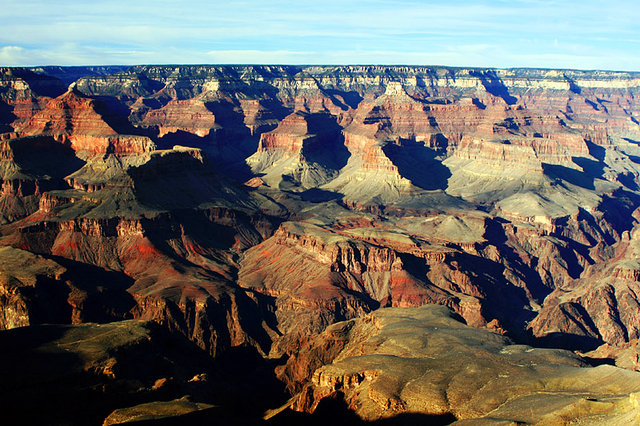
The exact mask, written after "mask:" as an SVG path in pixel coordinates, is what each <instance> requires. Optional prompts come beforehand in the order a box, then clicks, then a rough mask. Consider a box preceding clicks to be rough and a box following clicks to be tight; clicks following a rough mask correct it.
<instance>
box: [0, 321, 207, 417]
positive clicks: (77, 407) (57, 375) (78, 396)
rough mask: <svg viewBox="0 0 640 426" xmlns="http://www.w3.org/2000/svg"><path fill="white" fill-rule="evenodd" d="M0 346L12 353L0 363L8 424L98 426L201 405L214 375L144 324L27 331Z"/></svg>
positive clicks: (2, 337)
mask: <svg viewBox="0 0 640 426" xmlns="http://www.w3.org/2000/svg"><path fill="white" fill-rule="evenodd" d="M0 341H2V346H3V347H5V348H12V350H11V351H4V352H3V353H2V355H0V359H1V361H2V363H1V364H2V366H1V367H0V369H1V372H2V377H3V381H4V384H5V386H4V387H3V389H2V391H0V392H1V395H2V399H3V401H5V402H6V403H7V406H6V407H5V410H4V414H3V418H4V419H6V420H8V421H11V422H15V423H27V424H34V423H43V422H44V423H46V422H57V421H64V422H66V423H69V424H78V425H80V424H100V422H102V420H103V419H104V418H105V417H107V415H109V413H111V412H112V411H114V410H115V409H117V408H125V407H129V406H131V405H135V404H143V403H150V402H151V401H163V400H166V399H169V400H170V399H173V398H178V397H180V396H182V395H184V393H187V392H188V393H194V394H197V395H198V396H197V397H198V398H202V397H203V396H202V395H203V394H202V391H201V389H202V388H203V387H204V386H205V383H204V382H206V377H207V374H210V372H211V368H212V367H211V362H210V360H208V359H207V357H206V356H204V354H203V353H202V352H199V351H198V350H197V349H196V348H194V347H193V346H192V345H190V344H189V342H187V341H185V340H181V339H179V338H175V337H173V336H171V335H170V334H169V333H167V332H166V331H165V330H163V329H161V328H160V327H158V326H157V325H156V324H153V323H149V322H144V321H135V320H130V321H121V322H114V323H110V324H102V325H97V324H82V325H75V326H64V325H40V326H32V327H24V328H19V329H15V330H9V331H5V332H2V333H0ZM185 359H189V362H187V363H186V364H185V363H184V360H185ZM183 392H184V393H183ZM123 396H124V397H123ZM165 404H166V403H165ZM34 407H38V409H37V410H36V409H34Z"/></svg>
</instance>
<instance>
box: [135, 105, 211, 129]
mask: <svg viewBox="0 0 640 426" xmlns="http://www.w3.org/2000/svg"><path fill="white" fill-rule="evenodd" d="M138 104H140V105H138ZM131 109H132V110H134V111H137V114H141V113H143V111H144V110H147V112H146V113H144V118H143V119H142V121H141V122H140V124H141V125H142V126H143V127H154V126H155V127H157V128H158V137H163V136H164V135H166V134H168V133H177V132H178V131H183V132H187V133H191V134H194V135H197V136H200V137H204V136H207V135H209V133H210V132H211V131H212V130H214V129H215V128H218V127H219V125H217V124H216V119H215V116H214V115H213V113H212V112H211V111H210V110H209V109H208V108H207V107H206V105H205V102H204V101H202V100H200V99H196V98H194V99H186V100H173V99H172V100H170V101H169V102H168V103H167V104H166V105H164V106H162V107H160V108H158V109H150V108H149V107H146V105H145V104H144V100H143V98H139V99H138V101H136V103H135V104H134V105H132V107H131Z"/></svg>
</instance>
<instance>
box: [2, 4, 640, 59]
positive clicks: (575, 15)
mask: <svg viewBox="0 0 640 426" xmlns="http://www.w3.org/2000/svg"><path fill="white" fill-rule="evenodd" d="M0 22H2V31H0V65H11V66H19V65H104V64H122V65H125V64H188V63H195V64H200V63H259V64H260V63H261V64H268V63H277V64H412V65H413V64H415V65H451V66H478V67H544V68H578V69H614V70H629V71H640V0H606V1H605V0H598V1H596V0H582V1H568V0H510V1H503V0H493V1H472V0H459V1H458V0H449V1H446V0H435V1H403V0H400V1H383V0H355V1H348V0H339V1H336V0H324V1H323V0H317V1H305V0H298V1H279V0H278V1H266V0H265V1H257V0H247V1H233V0H227V1H217V0H214V1H200V0H193V1H188V2H187V1H184V2H181V1H167V0H153V1H149V0H128V1H121V0H115V1H100V0H94V1H93V2H87V1H86V0H83V1H76V0H69V1H54V0H51V1H45V0H19V1H15V0H2V5H0Z"/></svg>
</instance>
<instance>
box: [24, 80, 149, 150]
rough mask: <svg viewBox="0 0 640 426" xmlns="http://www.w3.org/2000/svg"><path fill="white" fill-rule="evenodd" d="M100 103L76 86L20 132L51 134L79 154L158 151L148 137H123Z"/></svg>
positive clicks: (35, 116)
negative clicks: (109, 122)
mask: <svg viewBox="0 0 640 426" xmlns="http://www.w3.org/2000/svg"><path fill="white" fill-rule="evenodd" d="M103 109H104V108H103V107H102V106H100V105H99V104H98V103H97V101H95V100H93V99H90V98H86V97H84V96H83V95H82V94H80V93H79V92H78V91H77V90H76V89H75V86H74V85H71V87H70V88H69V90H68V91H67V92H66V93H64V94H62V95H60V96H59V97H57V98H55V99H52V100H50V101H49V102H48V103H47V104H46V106H45V107H44V108H43V109H42V110H41V111H39V112H37V113H36V114H34V115H33V116H32V117H31V119H30V120H29V122H28V124H27V125H25V126H24V127H22V128H20V129H18V133H19V134H20V135H21V136H31V135H48V136H51V137H53V138H54V139H55V140H57V141H58V142H60V143H68V144H70V145H71V147H72V148H73V149H74V150H75V151H76V152H78V153H85V154H86V155H88V156H91V155H96V154H108V153H113V154H137V153H142V152H148V151H151V150H153V149H154V148H155V145H154V143H153V142H152V141H151V140H150V139H149V138H148V137H146V136H133V135H122V134H120V133H119V132H118V131H117V130H115V129H114V128H113V127H112V126H111V125H110V124H108V123H107V121H106V120H105V115H106V116H107V117H109V118H111V119H113V121H118V118H117V117H115V116H109V112H108V111H106V110H104V112H103V111H100V112H99V110H103Z"/></svg>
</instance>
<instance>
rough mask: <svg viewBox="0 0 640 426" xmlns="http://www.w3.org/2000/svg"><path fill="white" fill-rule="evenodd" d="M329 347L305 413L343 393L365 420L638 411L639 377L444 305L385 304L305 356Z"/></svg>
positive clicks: (302, 400) (301, 404) (300, 403)
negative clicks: (515, 339)
mask: <svg viewBox="0 0 640 426" xmlns="http://www.w3.org/2000/svg"><path fill="white" fill-rule="evenodd" d="M321 345H327V346H329V347H333V348H335V350H334V351H333V352H330V353H331V356H330V357H329V358H328V359H324V360H323V361H324V362H325V365H324V366H322V367H320V368H318V369H316V370H315V372H314V373H313V376H312V378H311V380H310V383H309V384H308V385H307V386H306V387H305V388H304V389H303V391H302V392H301V393H300V394H299V396H298V398H297V399H296V400H295V401H294V402H293V405H292V407H293V408H294V409H296V410H305V411H314V410H315V409H316V407H318V405H319V404H320V403H321V402H322V401H323V400H324V398H329V399H330V398H343V400H344V403H345V404H346V405H347V406H348V407H350V408H351V409H352V410H354V411H355V413H357V415H358V416H359V417H360V418H362V419H365V420H376V419H380V418H389V417H393V416H398V415H401V414H402V413H409V412H410V413H420V414H423V415H424V416H425V418H427V416H429V415H432V416H433V415H438V416H443V415H448V416H450V419H451V420H455V419H459V420H462V419H484V420H486V419H488V418H490V419H492V421H496V420H501V421H512V422H513V421H520V422H531V423H535V422H537V421H540V420H542V419H547V418H550V417H553V416H554V415H559V414H561V413H562V412H563V411H564V410H567V408H568V407H573V408H574V409H573V410H572V416H571V418H572V419H577V418H584V419H585V420H587V419H590V418H596V416H598V417H597V418H598V419H600V420H601V419H602V417H600V416H602V415H608V416H611V417H612V418H615V417H614V416H618V415H620V416H624V415H628V416H631V417H633V416H634V415H637V413H635V414H633V413H634V409H633V405H632V404H628V403H627V402H628V399H629V398H630V397H633V395H634V392H637V391H638V386H639V385H638V383H639V382H638V378H637V377H636V375H637V373H633V372H629V371H625V370H622V369H617V368H615V367H611V366H601V367H597V368H584V364H583V363H582V361H581V360H580V359H579V358H578V357H577V356H576V355H574V354H572V353H570V352H567V351H560V350H548V349H534V348H531V347H527V346H521V345H513V344H511V342H509V341H508V340H507V339H505V338H504V337H501V336H498V335H495V334H492V333H490V332H488V331H481V330H477V329H473V328H470V327H468V326H466V325H464V324H462V323H461V322H459V320H458V319H456V317H455V316H454V315H452V314H451V312H450V311H448V310H447V309H446V308H444V307H437V306H424V307H422V308H411V309H397V308H390V309H382V310H379V311H376V312H375V313H372V314H370V315H367V316H365V317H363V318H359V319H356V320H351V321H349V322H347V323H338V324H335V325H333V326H331V327H329V328H328V329H327V330H326V331H325V332H324V333H322V334H321V335H319V336H318V337H317V338H316V339H315V341H314V342H313V343H312V344H310V345H309V346H308V347H305V348H303V349H302V350H301V351H300V353H301V354H306V353H307V351H313V350H315V349H316V348H318V347H319V346H321ZM452 351H454V353H455V354H456V355H455V357H453V358H452V357H451V356H450V354H451V353H452ZM306 359H307V358H305V357H300V358H298V359H296V360H295V361H293V362H294V363H295V362H299V360H306ZM312 359H315V358H312ZM298 368H299V367H298ZM603 380H606V383H607V385H606V386H601V385H600V384H601V383H603V382H602V381H603ZM596 384H598V385H596ZM543 389H544V392H542V390H543ZM620 395H623V396H622V397H620ZM585 398H587V399H586V401H591V402H592V403H591V404H589V403H587V402H585ZM551 400H553V401H562V403H559V404H558V405H556V404H549V401H551ZM600 400H606V401H611V402H608V404H609V405H608V406H607V405H606V404H597V403H596V402H597V401H600ZM545 401H547V402H545ZM612 403H613V404H615V405H616V409H613V410H611V405H610V404H612ZM578 406H584V407H581V408H582V409H577V407H578ZM485 416H486V417H485Z"/></svg>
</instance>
